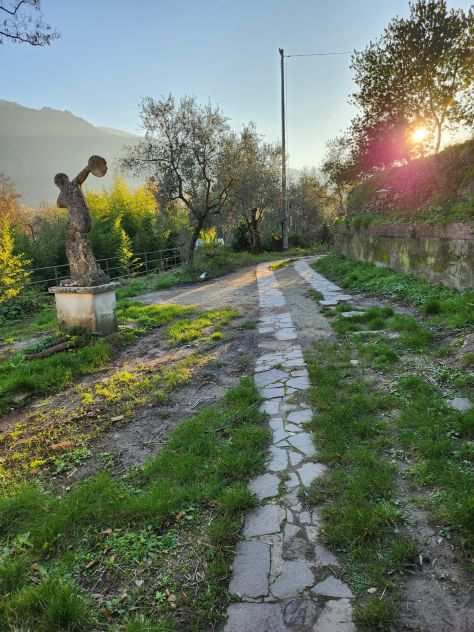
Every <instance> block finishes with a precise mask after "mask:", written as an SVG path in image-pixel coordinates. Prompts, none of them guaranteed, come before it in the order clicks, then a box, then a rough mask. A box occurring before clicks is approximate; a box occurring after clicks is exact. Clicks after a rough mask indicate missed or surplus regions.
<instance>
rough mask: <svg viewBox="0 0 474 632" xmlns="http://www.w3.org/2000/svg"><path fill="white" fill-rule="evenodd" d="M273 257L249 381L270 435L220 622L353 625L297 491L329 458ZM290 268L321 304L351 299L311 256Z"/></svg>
mask: <svg viewBox="0 0 474 632" xmlns="http://www.w3.org/2000/svg"><path fill="white" fill-rule="evenodd" d="M269 265H270V264H260V265H259V266H258V268H257V282H258V290H259V301H260V320H259V335H260V336H259V349H260V350H261V353H262V354H261V355H260V357H259V358H258V360H257V364H256V369H255V382H256V384H257V387H258V389H259V390H260V393H261V395H262V397H263V400H264V401H263V404H262V407H263V410H265V411H266V412H267V413H268V415H269V418H270V420H269V425H270V428H271V430H272V436H273V440H272V442H271V445H270V447H269V454H268V460H267V466H266V471H265V473H264V474H262V475H261V476H259V477H258V478H256V479H254V480H253V481H251V483H250V488H251V490H252V491H253V492H254V494H255V495H256V497H257V499H258V501H259V505H258V507H257V508H256V509H255V510H253V511H252V512H251V513H250V514H249V515H248V516H247V518H246V521H245V525H244V529H243V532H242V540H241V542H240V543H239V544H238V546H237V550H236V556H235V560H234V565H233V575H232V579H231V583H230V592H231V593H232V594H233V595H235V596H236V598H237V599H236V602H235V603H232V604H231V605H230V606H229V609H228V620H227V624H226V625H225V627H224V632H253V631H256V632H257V631H258V632H284V631H292V632H306V631H311V632H354V631H355V627H354V624H353V623H352V605H351V599H352V593H351V591H350V589H349V587H348V586H347V584H345V583H344V582H342V581H341V580H340V579H339V578H338V569H339V563H338V561H337V559H336V557H335V556H334V555H333V554H332V553H331V552H330V551H329V550H327V549H326V548H325V547H324V546H323V544H322V543H321V542H320V538H319V531H320V518H319V515H318V511H317V510H312V511H310V510H308V508H307V507H305V506H303V504H302V503H301V500H300V492H301V491H302V490H303V489H304V488H305V487H308V486H309V485H310V484H311V483H312V482H313V481H314V480H315V479H317V478H319V477H321V476H322V475H323V474H324V472H325V471H326V466H325V465H323V464H322V463H318V460H317V450H316V448H315V446H314V444H313V441H312V437H311V435H310V433H308V432H307V431H306V430H305V424H306V423H307V422H308V421H310V420H311V418H312V416H313V412H312V411H311V409H310V408H309V406H308V404H307V401H306V391H307V390H308V388H309V386H310V384H309V377H308V372H307V370H306V365H305V361H304V358H303V352H302V349H301V346H300V345H299V344H298V342H297V339H298V333H297V331H296V328H295V326H294V323H293V320H292V318H291V315H290V313H289V311H288V307H287V304H286V301H285V297H284V295H283V293H282V292H281V291H280V289H279V287H278V282H277V279H276V276H275V275H274V274H273V272H272V271H271V269H270V267H269ZM295 269H296V270H297V271H298V273H299V274H301V276H302V277H303V278H304V279H305V280H306V281H307V282H308V283H310V284H311V285H312V287H313V288H314V289H316V290H318V291H320V292H321V293H322V294H324V301H323V304H326V305H334V304H337V303H338V302H339V301H344V300H348V299H349V298H350V297H349V296H347V295H344V294H343V293H342V291H341V290H340V289H339V288H338V287H337V286H335V285H334V284H332V283H330V282H329V281H327V280H326V279H325V278H324V277H321V276H320V275H318V274H317V273H315V272H314V271H313V270H312V269H311V268H310V266H309V265H308V262H307V261H304V260H302V261H298V262H296V264H295Z"/></svg>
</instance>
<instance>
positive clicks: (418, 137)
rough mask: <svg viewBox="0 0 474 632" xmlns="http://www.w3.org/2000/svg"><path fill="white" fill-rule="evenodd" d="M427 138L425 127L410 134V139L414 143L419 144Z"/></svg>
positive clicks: (418, 128)
mask: <svg viewBox="0 0 474 632" xmlns="http://www.w3.org/2000/svg"><path fill="white" fill-rule="evenodd" d="M427 136H428V130H427V129H426V127H417V128H415V129H414V130H413V132H412V134H411V139H412V141H413V142H414V143H421V142H423V141H424V140H425V138H426V137H427Z"/></svg>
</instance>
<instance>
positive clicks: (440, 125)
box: [435, 123, 442, 154]
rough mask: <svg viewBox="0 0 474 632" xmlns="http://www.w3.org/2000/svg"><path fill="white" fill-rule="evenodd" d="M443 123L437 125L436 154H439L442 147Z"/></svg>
mask: <svg viewBox="0 0 474 632" xmlns="http://www.w3.org/2000/svg"><path fill="white" fill-rule="evenodd" d="M441 128H442V123H437V125H436V146H435V154H437V153H438V152H439V148H440V147H441V131H442V129H441Z"/></svg>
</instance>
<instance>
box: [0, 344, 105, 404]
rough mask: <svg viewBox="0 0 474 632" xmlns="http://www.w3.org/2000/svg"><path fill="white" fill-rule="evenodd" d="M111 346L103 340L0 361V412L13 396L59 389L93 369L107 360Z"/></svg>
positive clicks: (103, 364)
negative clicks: (49, 353)
mask: <svg viewBox="0 0 474 632" xmlns="http://www.w3.org/2000/svg"><path fill="white" fill-rule="evenodd" d="M111 355H112V347H111V345H110V343H109V342H108V341H107V340H96V341H95V342H92V343H89V344H87V345H86V346H84V347H82V348H79V349H73V350H69V351H63V352H60V353H56V354H55V355H53V356H50V357H48V358H41V359H35V360H28V359H26V357H25V355H24V354H22V353H17V354H15V355H13V356H12V357H11V358H9V359H8V360H7V361H5V362H2V363H0V413H2V412H5V411H6V410H7V409H8V407H9V406H11V405H12V404H14V403H15V401H14V400H15V396H16V395H18V394H21V395H44V394H47V393H52V392H54V391H59V390H61V389H63V388H65V387H66V386H68V385H69V384H71V383H72V382H73V381H74V379H75V378H77V377H78V376H80V375H87V374H89V373H93V372H94V371H97V370H98V369H101V368H102V367H104V366H105V365H106V364H107V362H108V361H109V360H110V358H111Z"/></svg>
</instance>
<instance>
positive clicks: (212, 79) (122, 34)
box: [0, 0, 472, 168]
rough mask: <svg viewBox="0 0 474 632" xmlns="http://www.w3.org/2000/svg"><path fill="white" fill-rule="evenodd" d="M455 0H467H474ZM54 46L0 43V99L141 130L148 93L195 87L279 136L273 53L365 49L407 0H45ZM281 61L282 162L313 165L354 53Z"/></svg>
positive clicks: (343, 119) (233, 119) (338, 120)
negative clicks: (283, 95)
mask: <svg viewBox="0 0 474 632" xmlns="http://www.w3.org/2000/svg"><path fill="white" fill-rule="evenodd" d="M449 4H450V6H455V7H462V8H468V7H469V6H471V4H472V2H471V1H470V0H452V1H451V2H449ZM42 9H43V13H44V16H45V18H46V20H47V21H48V22H49V23H50V24H52V25H53V26H54V27H56V28H57V30H59V31H60V33H61V39H60V40H58V41H55V42H53V44H52V45H51V46H50V47H49V48H43V49H39V48H32V47H29V46H26V45H23V46H20V45H12V44H8V43H6V44H5V45H3V46H1V47H0V69H1V70H0V73H1V74H0V76H1V84H0V98H2V99H6V100H10V101H16V102H18V103H21V104H23V105H26V106H29V107H43V106H48V107H52V108H57V109H60V110H70V111H71V112H73V113H74V114H76V115H77V116H81V117H83V118H85V119H86V120H88V121H89V122H91V123H93V124H94V125H100V126H108V127H115V128H118V129H123V130H127V131H130V132H134V133H140V119H139V104H140V101H141V99H142V98H143V97H145V96H152V97H156V98H158V97H160V96H166V95H168V94H169V93H172V94H173V95H175V96H178V97H179V96H183V95H191V96H194V97H195V98H196V99H197V100H198V101H200V102H204V103H206V102H208V101H211V102H212V103H214V104H217V105H219V106H220V107H221V108H222V110H223V112H224V114H225V115H226V116H228V117H229V119H230V124H231V125H232V127H234V128H235V129H240V128H241V127H242V126H243V125H244V124H245V123H247V122H248V121H253V122H255V123H256V125H257V129H258V130H259V132H260V133H261V134H263V135H264V137H265V140H267V141H268V142H273V141H279V140H280V138H281V131H280V124H281V123H280V121H281V119H280V65H279V64H280V61H279V59H280V57H279V54H278V48H279V47H281V48H284V49H285V53H287V54H290V55H291V54H298V53H314V52H331V51H351V50H354V49H361V48H364V47H365V46H366V45H367V44H368V42H369V41H370V40H371V39H372V40H373V39H375V38H376V37H377V36H378V35H380V34H381V33H382V31H383V28H384V26H385V25H386V24H387V22H388V21H389V20H390V19H391V18H392V17H393V16H395V15H406V14H407V13H408V0H358V1H356V0H135V1H134V2H130V1H125V0H81V2H78V1H77V0H43V1H42ZM286 66H287V125H288V153H289V164H290V167H293V168H302V167H305V166H308V167H309V166H318V165H319V164H320V163H321V160H322V158H323V156H324V152H325V146H326V143H327V141H328V140H329V139H331V138H334V137H335V136H336V135H337V134H338V133H340V132H341V131H342V130H343V129H345V128H346V127H347V125H348V124H349V122H350V119H351V117H352V115H353V113H354V109H353V106H352V105H350V103H349V95H350V94H351V92H353V91H354V85H353V83H352V73H351V70H350V55H341V56H325V57H294V58H289V59H288V60H287V61H286Z"/></svg>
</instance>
